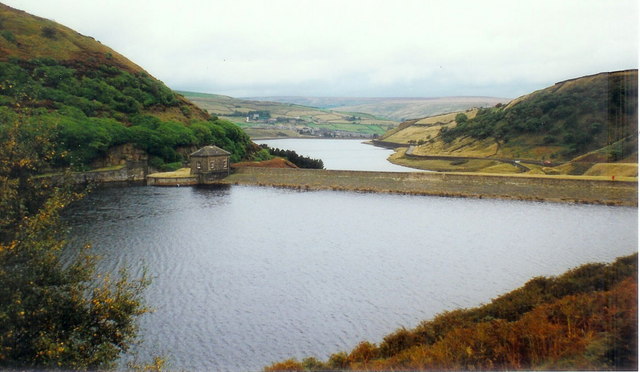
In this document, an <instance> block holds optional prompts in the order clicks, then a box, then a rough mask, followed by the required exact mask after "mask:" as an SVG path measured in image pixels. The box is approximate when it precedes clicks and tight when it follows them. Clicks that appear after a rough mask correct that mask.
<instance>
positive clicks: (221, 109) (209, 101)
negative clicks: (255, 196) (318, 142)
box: [178, 91, 398, 137]
mask: <svg viewBox="0 0 640 372" xmlns="http://www.w3.org/2000/svg"><path fill="white" fill-rule="evenodd" d="M178 93H180V94H182V95H183V96H184V97H186V98H187V99H188V100H190V101H191V102H193V103H194V104H196V105H197V106H198V107H200V108H202V109H203V110H206V111H207V112H208V113H209V114H211V115H216V116H218V117H220V118H223V119H226V120H230V121H233V122H235V123H236V124H238V125H240V126H241V127H243V128H244V129H245V130H246V131H247V132H248V133H250V134H252V136H255V137H259V136H266V137H271V136H277V135H278V133H281V134H282V135H287V136H295V135H297V134H298V131H302V129H303V128H305V127H306V129H305V132H306V133H310V132H313V133H315V134H316V135H323V134H324V135H329V134H332V135H334V136H335V135H338V136H340V135H346V134H347V133H352V134H354V135H356V134H360V135H362V136H371V135H380V134H383V133H384V132H385V131H387V130H388V129H389V128H391V127H395V126H396V125H397V124H398V123H397V122H396V121H393V120H388V119H381V118H379V117H376V116H374V115H371V114H366V113H362V112H337V111H333V110H328V109H319V108H315V107H308V106H302V105H298V104H293V103H281V102H271V101H261V100H248V99H239V98H232V97H228V96H222V95H217V94H206V93H194V92H182V91H180V92H178Z"/></svg>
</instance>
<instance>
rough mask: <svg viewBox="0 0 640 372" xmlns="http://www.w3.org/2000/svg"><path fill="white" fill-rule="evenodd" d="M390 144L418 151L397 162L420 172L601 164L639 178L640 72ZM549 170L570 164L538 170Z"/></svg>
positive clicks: (520, 101) (442, 122)
mask: <svg viewBox="0 0 640 372" xmlns="http://www.w3.org/2000/svg"><path fill="white" fill-rule="evenodd" d="M382 139H383V140H384V141H386V142H389V143H395V144H399V145H400V144H401V145H415V146H414V147H413V148H412V149H411V151H410V153H411V154H410V156H403V155H402V154H400V155H397V156H396V161H398V162H401V163H412V162H413V164H414V166H415V165H416V164H418V162H420V166H421V167H429V166H430V164H429V163H428V162H426V163H425V162H424V160H426V159H427V157H429V156H440V157H465V158H467V157H469V158H473V157H475V158H490V159H513V160H516V159H517V160H521V161H522V162H524V161H530V162H532V164H534V166H533V167H531V169H533V170H535V171H536V172H544V173H549V174H558V173H569V174H583V173H585V172H588V171H589V169H590V168H591V167H592V166H593V165H595V164H596V163H629V164H635V165H636V167H635V174H628V175H631V176H637V157H638V144H637V139H638V71H637V70H627V71H617V72H611V73H601V74H596V75H591V76H585V77H581V78H577V79H571V80H566V81H563V82H559V83H556V84H555V85H553V86H551V87H548V88H545V89H542V90H539V91H536V92H533V93H531V94H528V95H526V96H523V97H520V98H517V99H515V100H513V101H511V102H510V103H509V104H507V105H496V106H495V107H492V108H485V109H480V110H478V111H476V112H473V114H469V113H466V114H464V113H459V114H452V115H449V116H446V115H443V116H440V117H436V118H430V119H422V120H419V121H413V122H410V123H405V124H401V125H400V126H399V129H398V130H395V131H390V132H387V133H386V134H385V135H384V136H383V137H382ZM420 157H422V158H420ZM466 160H471V159H466ZM545 162H547V163H548V162H551V163H554V164H557V163H565V164H564V165H562V166H560V167H555V168H554V167H537V166H535V164H544V163H545ZM445 168H446V167H445ZM509 168H510V169H511V171H521V170H522V169H521V168H520V169H519V168H518V167H513V166H512V167H509ZM600 168H602V166H600ZM616 169H620V167H617V168H616ZM629 169H630V170H631V173H634V171H633V167H629ZM496 170H497V171H502V170H504V167H499V168H496ZM484 171H491V170H487V169H484ZM605 173H606V172H605Z"/></svg>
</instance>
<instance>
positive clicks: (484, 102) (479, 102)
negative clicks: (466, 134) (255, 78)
mask: <svg viewBox="0 0 640 372" xmlns="http://www.w3.org/2000/svg"><path fill="white" fill-rule="evenodd" d="M249 99H253V100H261V101H273V102H281V103H293V104H299V105H305V106H312V107H319V108H323V109H331V110H333V111H339V112H365V113H368V114H371V115H376V116H379V117H383V118H389V119H392V120H398V121H404V120H408V119H412V118H421V117H425V116H434V115H440V114H445V113H448V112H454V111H464V110H467V109H470V108H473V107H490V106H495V105H496V104H498V103H507V102H509V99H506V98H496V97H435V98H411V97H405V98H393V97H389V98H382V97H255V98H249Z"/></svg>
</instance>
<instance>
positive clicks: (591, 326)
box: [265, 254, 638, 371]
mask: <svg viewBox="0 0 640 372" xmlns="http://www.w3.org/2000/svg"><path fill="white" fill-rule="evenodd" d="M637 261H638V255H637V254H634V255H631V256H627V257H621V258H619V259H617V260H616V261H615V262H613V263H611V264H601V263H591V264H586V265H583V266H580V267H578V268H575V269H573V270H569V271H568V272H566V273H564V274H563V275H560V276H557V277H536V278H533V279H531V280H530V281H528V282H527V283H526V284H525V285H524V286H522V287H521V288H518V289H516V290H514V291H512V292H509V293H507V294H504V295H502V296H500V297H498V298H496V299H493V300H492V301H491V302H490V303H488V304H486V305H482V306H479V307H476V308H471V309H455V310H451V311H447V312H444V313H442V314H439V315H436V316H435V317H434V318H433V319H431V320H425V321H423V322H422V323H420V324H419V325H418V326H416V327H415V328H413V329H406V328H401V329H398V330H396V331H395V332H393V333H391V334H389V335H387V336H385V337H384V338H383V340H382V341H381V342H380V343H379V344H375V343H372V342H369V341H363V342H361V343H360V344H359V345H358V346H356V347H355V348H354V349H353V350H351V351H350V352H348V353H347V352H340V353H335V354H333V355H331V356H330V357H329V359H328V360H327V361H326V362H323V361H320V360H318V359H316V358H314V357H308V358H305V359H303V360H302V362H300V361H298V360H295V359H289V360H286V361H283V362H278V363H274V364H272V365H271V366H269V367H266V368H265V371H283V370H289V371H303V370H311V371H322V370H325V371H326V370H356V371H360V370H367V371H397V370H402V371H405V370H407V371H418V370H420V371H422V370H455V371H460V370H634V369H637V368H638V354H637V353H638V351H637V350H638V349H637V347H638V343H637V340H638V303H637V302H638V284H637V282H638V264H637Z"/></svg>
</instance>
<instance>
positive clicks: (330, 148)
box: [255, 138, 422, 172]
mask: <svg viewBox="0 0 640 372" xmlns="http://www.w3.org/2000/svg"><path fill="white" fill-rule="evenodd" d="M364 142H365V140H363V139H315V138H284V139H272V140H257V141H255V143H257V144H266V145H267V146H269V147H273V148H280V149H284V150H293V151H295V152H296V153H298V154H300V155H304V156H308V157H311V158H314V159H322V162H323V163H324V167H325V169H332V170H361V171H377V172H422V171H421V170H418V169H413V168H408V167H403V166H401V165H396V164H393V163H390V162H389V161H387V158H388V157H389V156H390V155H391V154H393V150H390V149H385V148H382V147H376V146H373V145H369V144H366V143H364Z"/></svg>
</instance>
